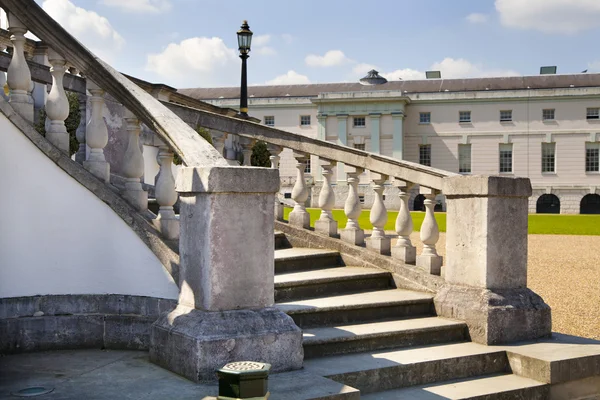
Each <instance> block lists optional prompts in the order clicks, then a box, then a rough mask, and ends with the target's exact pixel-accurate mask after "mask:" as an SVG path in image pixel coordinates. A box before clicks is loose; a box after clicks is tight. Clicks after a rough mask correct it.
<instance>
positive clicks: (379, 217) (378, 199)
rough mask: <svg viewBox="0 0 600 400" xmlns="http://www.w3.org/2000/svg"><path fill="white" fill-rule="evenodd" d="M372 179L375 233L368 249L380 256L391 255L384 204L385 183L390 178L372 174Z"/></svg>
mask: <svg viewBox="0 0 600 400" xmlns="http://www.w3.org/2000/svg"><path fill="white" fill-rule="evenodd" d="M371 179H372V181H373V191H374V192H375V199H374V200H373V206H372V207H371V212H370V214H369V220H370V221H371V225H373V232H372V233H371V237H370V238H369V240H368V241H367V247H368V248H369V249H372V250H375V251H376V252H378V253H380V254H390V238H389V237H387V236H386V235H385V224H386V223H387V219H388V215H387V210H386V208H385V204H384V203H383V189H384V188H385V186H384V183H385V181H387V180H388V176H387V175H381V174H377V173H371Z"/></svg>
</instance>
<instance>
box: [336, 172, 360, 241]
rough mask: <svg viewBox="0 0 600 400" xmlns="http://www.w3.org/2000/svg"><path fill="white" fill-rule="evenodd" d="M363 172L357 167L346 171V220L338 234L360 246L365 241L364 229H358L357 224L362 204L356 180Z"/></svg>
mask: <svg viewBox="0 0 600 400" xmlns="http://www.w3.org/2000/svg"><path fill="white" fill-rule="evenodd" d="M338 165H339V164H338ZM350 168H352V167H350ZM363 172H364V170H363V169H362V168H358V167H356V168H354V171H351V172H346V174H347V175H348V197H347V198H346V204H345V205H344V213H345V214H346V217H347V218H348V221H347V222H346V227H345V228H344V229H342V231H341V234H340V238H341V239H342V240H343V241H345V242H348V243H352V244H355V245H357V246H362V245H363V244H364V243H365V231H363V230H362V229H360V225H359V224H358V217H360V213H361V212H362V206H361V205H360V199H359V198H358V181H359V180H360V178H359V176H360V174H362V173H363Z"/></svg>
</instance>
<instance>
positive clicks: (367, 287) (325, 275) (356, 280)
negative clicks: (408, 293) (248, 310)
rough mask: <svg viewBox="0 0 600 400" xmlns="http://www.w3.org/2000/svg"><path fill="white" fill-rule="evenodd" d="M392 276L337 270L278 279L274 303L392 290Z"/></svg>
mask: <svg viewBox="0 0 600 400" xmlns="http://www.w3.org/2000/svg"><path fill="white" fill-rule="evenodd" d="M392 284H393V279H392V275H391V274H390V273H389V272H387V271H383V270H380V269H374V268H362V267H337V268H327V269H320V270H313V271H302V272H293V273H287V274H278V275H275V301H279V302H282V301H292V300H298V299H310V298H315V297H319V296H333V295H339V294H347V293H359V292H367V291H371V290H382V289H389V288H392V287H393V285H392Z"/></svg>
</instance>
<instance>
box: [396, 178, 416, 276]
mask: <svg viewBox="0 0 600 400" xmlns="http://www.w3.org/2000/svg"><path fill="white" fill-rule="evenodd" d="M413 186H414V184H413V183H411V182H401V183H400V184H399V185H398V189H399V190H400V191H399V192H398V196H399V197H400V209H399V210H398V216H397V217H396V226H395V228H396V233H397V234H398V240H397V241H396V245H395V246H394V247H392V257H394V258H396V259H398V260H402V261H404V262H405V263H407V264H413V263H415V261H416V259H417V249H416V248H415V246H413V245H412V243H411V241H410V234H411V233H412V231H413V220H412V216H411V215H410V211H409V209H408V199H409V198H410V189H412V187H413Z"/></svg>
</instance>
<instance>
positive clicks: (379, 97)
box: [179, 71, 600, 214]
mask: <svg viewBox="0 0 600 400" xmlns="http://www.w3.org/2000/svg"><path fill="white" fill-rule="evenodd" d="M248 91H249V96H250V99H249V113H250V115H251V116H253V117H256V118H259V119H260V120H261V121H262V123H264V124H266V125H270V126H275V127H278V128H281V129H285V130H287V131H291V132H295V133H300V134H303V135H306V136H310V137H315V138H319V139H324V140H327V141H332V142H337V143H340V144H344V145H347V146H351V147H355V148H359V149H364V150H367V151H370V152H374V153H380V154H383V155H386V156H392V157H396V158H398V159H403V160H407V161H413V162H417V163H421V164H424V165H430V166H432V167H436V168H440V169H444V170H448V171H453V172H457V173H461V174H499V175H506V176H523V177H528V178H529V179H531V183H532V186H533V196H532V197H531V199H530V212H531V213H536V212H539V213H563V214H577V213H600V169H599V165H600V164H599V152H600V74H570V75H540V76H524V77H507V78H506V77H504V78H476V79H427V80H417V81H393V82H392V81H390V82H388V81H386V80H385V78H382V77H381V76H379V75H378V73H377V72H376V71H371V72H370V73H369V74H368V75H367V76H366V77H365V78H363V79H361V80H360V82H356V83H326V84H310V85H287V86H251V87H249V88H248ZM179 92H180V93H182V94H185V95H187V96H190V97H193V98H195V99H198V100H203V101H206V102H209V103H212V104H214V105H217V106H222V107H232V108H235V107H237V106H238V103H239V100H238V99H239V89H238V88H196V89H181V90H179ZM228 147H229V149H226V150H225V151H226V152H229V153H230V157H233V156H232V155H231V153H232V150H235V143H234V142H233V140H232V139H230V140H229V141H228ZM337 170H338V171H337V172H336V174H337V177H338V186H339V187H338V188H337V190H338V191H340V192H343V191H344V182H345V174H344V171H343V168H341V166H339V165H338V168H337ZM306 171H307V172H309V173H310V174H311V176H312V178H313V180H314V182H315V185H316V187H317V188H318V186H319V181H320V176H319V175H320V171H319V167H318V164H317V160H316V159H313V160H311V162H310V163H309V164H307V169H306ZM280 172H281V177H282V180H283V185H282V191H284V192H286V191H287V192H289V191H291V183H292V181H293V180H294V179H295V160H294V159H293V157H292V155H291V152H290V154H287V153H286V152H284V153H282V162H281V168H280ZM361 182H362V183H363V184H364V186H365V187H364V188H363V193H364V195H365V199H364V200H365V204H368V203H369V196H370V193H371V192H372V191H370V190H367V186H368V182H369V179H368V176H367V173H365V176H364V177H363V179H362V180H361ZM386 194H388V195H389V196H388V199H386V202H388V203H389V204H390V205H392V206H393V205H394V202H395V201H396V200H395V198H396V196H393V194H394V192H393V188H392V187H391V186H390V188H389V189H388V190H387V191H386ZM338 197H341V198H340V201H343V196H338ZM439 204H440V207H441V208H442V209H443V208H445V205H444V200H443V198H440V199H439ZM340 205H341V203H340ZM411 206H412V207H413V208H414V209H420V207H422V198H421V197H420V196H418V195H417V191H416V190H415V194H414V195H413V198H412V200H411Z"/></svg>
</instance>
